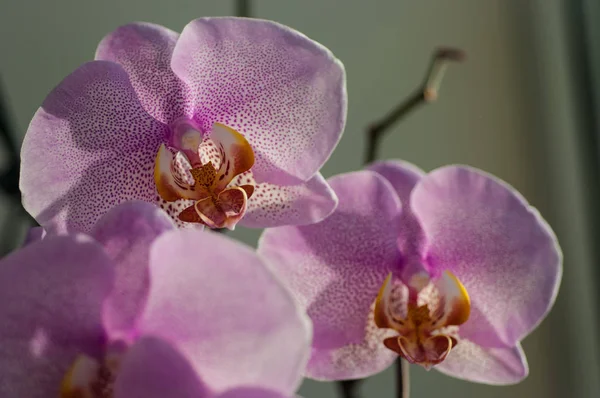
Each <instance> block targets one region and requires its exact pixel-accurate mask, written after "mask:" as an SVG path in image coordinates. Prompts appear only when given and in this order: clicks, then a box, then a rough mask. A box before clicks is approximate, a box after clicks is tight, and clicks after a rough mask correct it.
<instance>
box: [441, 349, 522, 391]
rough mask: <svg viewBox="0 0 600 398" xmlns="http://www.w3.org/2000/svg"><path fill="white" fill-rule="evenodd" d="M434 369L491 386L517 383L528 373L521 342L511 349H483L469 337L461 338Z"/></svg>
mask: <svg viewBox="0 0 600 398" xmlns="http://www.w3.org/2000/svg"><path fill="white" fill-rule="evenodd" d="M435 368H436V369H437V370H439V371H440V372H442V373H444V374H447V375H448V376H453V377H457V378H459V379H463V380H467V381H472V382H476V383H485V384H493V385H506V384H516V383H518V382H520V381H522V380H523V379H524V378H525V377H527V374H528V373H529V367H528V366H527V359H526V358H525V354H524V353H523V349H522V348H521V345H520V344H517V346H515V347H512V348H485V347H481V346H479V345H477V344H475V343H473V342H472V341H469V340H460V341H459V342H458V344H457V345H456V347H454V348H452V351H450V353H449V354H448V356H447V357H446V359H445V360H444V362H442V363H440V364H439V365H437V366H436V367H435Z"/></svg>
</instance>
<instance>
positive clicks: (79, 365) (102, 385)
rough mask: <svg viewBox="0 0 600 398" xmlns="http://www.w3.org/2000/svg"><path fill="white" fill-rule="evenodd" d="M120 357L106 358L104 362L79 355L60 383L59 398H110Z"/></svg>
mask: <svg viewBox="0 0 600 398" xmlns="http://www.w3.org/2000/svg"><path fill="white" fill-rule="evenodd" d="M119 363H120V356H107V357H106V358H105V360H104V362H100V361H97V360H96V359H93V358H91V357H89V356H87V355H79V356H78V357H77V358H76V359H75V361H74V362H73V364H72V365H71V367H70V368H69V370H68V371H67V373H66V374H65V376H64V377H63V380H62V382H61V386H60V394H59V397H60V398H96V397H112V396H113V394H112V390H113V384H114V382H115V379H116V374H117V371H118V368H119Z"/></svg>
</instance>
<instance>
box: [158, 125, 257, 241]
mask: <svg viewBox="0 0 600 398" xmlns="http://www.w3.org/2000/svg"><path fill="white" fill-rule="evenodd" d="M170 142H171V144H172V145H174V147H173V150H175V151H176V154H175V156H174V155H173V151H172V150H170V149H168V148H167V147H166V146H165V145H164V144H163V145H161V147H160V148H159V150H158V153H157V156H156V162H155V169H154V180H155V183H156V188H157V191H158V194H159V196H160V197H161V198H162V199H163V200H165V201H167V202H174V201H177V200H189V201H193V203H190V204H189V205H188V206H187V207H186V208H185V209H184V210H183V211H181V212H180V213H179V215H178V218H179V220H181V221H183V222H188V223H199V224H204V225H206V226H208V227H210V228H229V229H233V228H234V227H235V224H236V223H237V222H238V221H239V220H240V219H241V218H242V217H243V216H244V214H245V211H246V208H247V201H248V199H249V198H250V197H251V196H252V193H253V192H254V186H252V185H242V186H237V185H234V184H233V183H232V180H233V179H234V178H235V177H236V176H238V175H240V174H242V173H245V172H247V171H249V170H250V169H251V168H252V166H253V164H254V152H253V150H252V147H251V146H250V144H249V143H248V141H247V140H246V138H244V136H243V135H241V134H240V133H238V132H237V131H236V130H234V129H232V128H230V127H228V126H225V125H223V124H220V123H215V124H214V125H213V129H212V131H211V134H210V136H209V137H208V138H206V139H203V134H202V132H201V131H200V129H199V128H198V127H197V126H196V124H195V123H194V122H193V121H187V120H179V121H177V122H176V123H175V124H174V127H173V135H172V137H171V140H170Z"/></svg>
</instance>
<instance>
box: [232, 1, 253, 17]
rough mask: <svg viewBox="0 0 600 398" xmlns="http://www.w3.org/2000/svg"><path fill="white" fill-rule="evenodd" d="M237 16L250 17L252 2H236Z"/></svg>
mask: <svg viewBox="0 0 600 398" xmlns="http://www.w3.org/2000/svg"><path fill="white" fill-rule="evenodd" d="M235 15H236V16H238V17H245V18H249V17H250V0H236V1H235Z"/></svg>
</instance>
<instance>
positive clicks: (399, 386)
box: [395, 357, 410, 398]
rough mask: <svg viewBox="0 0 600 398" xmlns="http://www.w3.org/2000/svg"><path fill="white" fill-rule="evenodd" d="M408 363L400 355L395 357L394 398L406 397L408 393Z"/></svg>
mask: <svg viewBox="0 0 600 398" xmlns="http://www.w3.org/2000/svg"><path fill="white" fill-rule="evenodd" d="M408 366H409V364H408V363H406V362H405V361H404V359H402V358H401V357H398V358H397V359H396V366H395V368H396V398H408V397H409V395H410V374H409V372H408Z"/></svg>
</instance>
